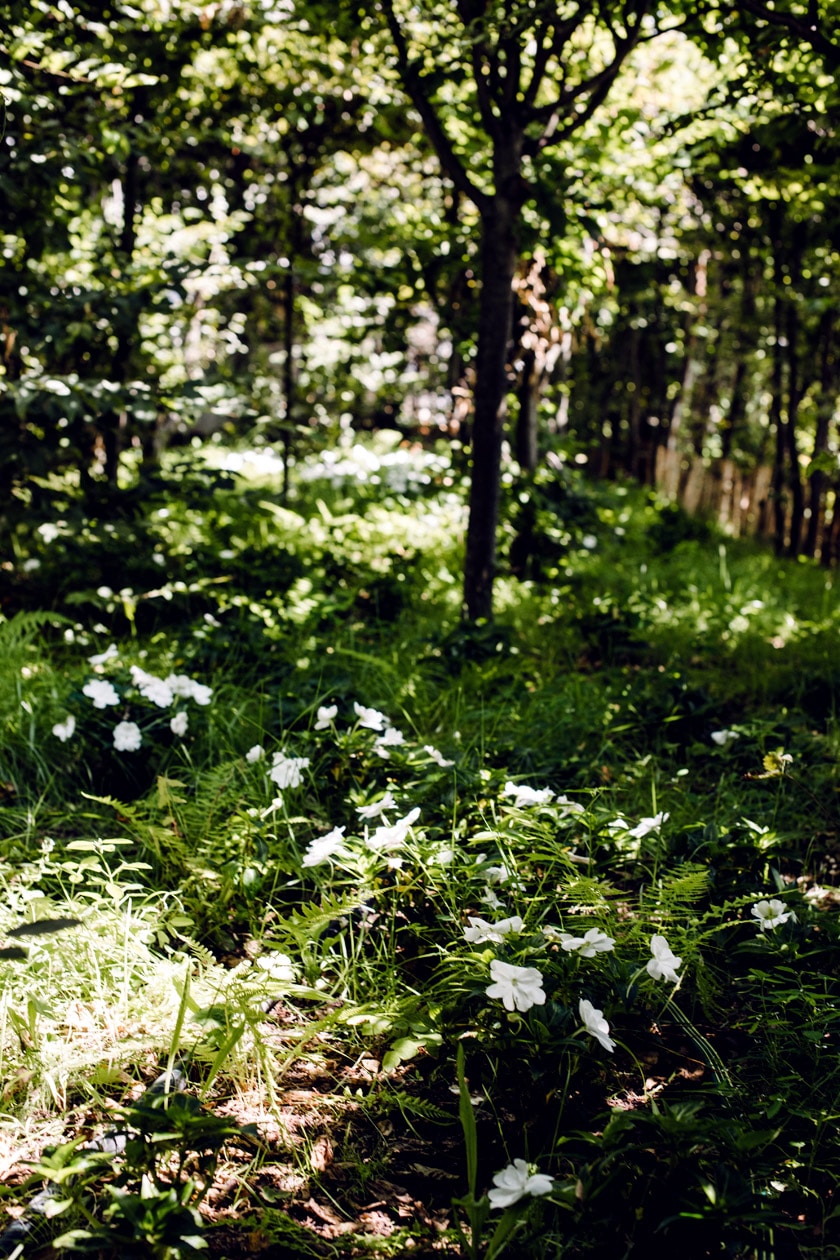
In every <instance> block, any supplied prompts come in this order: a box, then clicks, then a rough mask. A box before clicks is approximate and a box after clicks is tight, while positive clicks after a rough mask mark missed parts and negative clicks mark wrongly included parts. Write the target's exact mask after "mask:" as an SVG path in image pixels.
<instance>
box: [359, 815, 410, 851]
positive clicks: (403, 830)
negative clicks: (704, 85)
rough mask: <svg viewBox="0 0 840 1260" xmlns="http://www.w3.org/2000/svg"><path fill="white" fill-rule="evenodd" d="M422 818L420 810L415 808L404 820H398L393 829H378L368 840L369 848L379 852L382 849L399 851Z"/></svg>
mask: <svg viewBox="0 0 840 1260" xmlns="http://www.w3.org/2000/svg"><path fill="white" fill-rule="evenodd" d="M419 817H420V810H419V809H417V808H415V809H412V810H410V811H409V813H407V814H406V815H405V817H404V818H398V819H397V821H396V822H395V823H394V825H393V827H377V828H376V830H375V831H374V833H373V835H372V836H370V837H369V838H368V841H367V846H368V848H369V849H373V850H374V852H377V851H378V850H380V849H397V848H399V846H400V845H401V844H404V843H405V838H406V836H407V835H408V832H409V829H410V828H411V827H412V826H413V825H414V823H416V822H417V819H418V818H419Z"/></svg>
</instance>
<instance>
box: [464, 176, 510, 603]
mask: <svg viewBox="0 0 840 1260" xmlns="http://www.w3.org/2000/svg"><path fill="white" fill-rule="evenodd" d="M518 214H519V210H518V206H517V204H516V202H515V201H514V200H513V199H512V198H510V197H508V196H505V195H504V194H502V193H497V194H496V196H495V197H493V199H492V202H491V204H490V206H489V207H488V209H487V211H486V212H485V214H484V215H483V216H482V247H481V276H482V279H481V294H480V298H479V316H478V349H477V353H476V375H475V395H474V408H475V409H474V414H473V432H472V477H471V481H470V504H469V513H470V515H469V525H468V527H467V549H466V557H465V562H464V612H465V615H466V617H467V619H468V620H469V621H478V620H481V619H488V620H489V619H490V618H491V617H492V615H493V577H494V572H495V566H496V526H497V524H498V519H499V493H500V481H501V460H502V438H503V436H504V424H505V410H506V398H507V361H508V346H509V343H510V337H511V331H512V323H513V304H514V293H513V280H514V276H515V274H516V264H517V248H516V223H517V219H518Z"/></svg>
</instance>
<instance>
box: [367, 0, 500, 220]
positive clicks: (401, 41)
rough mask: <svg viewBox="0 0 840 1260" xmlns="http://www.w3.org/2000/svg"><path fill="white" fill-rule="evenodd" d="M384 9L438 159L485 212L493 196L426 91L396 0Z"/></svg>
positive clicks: (408, 85)
mask: <svg viewBox="0 0 840 1260" xmlns="http://www.w3.org/2000/svg"><path fill="white" fill-rule="evenodd" d="M382 9H383V12H384V14H385V19H386V21H387V23H388V29H389V31H390V32H391V38H392V39H393V41H394V47H395V49H396V53H397V65H398V66H399V71H400V76H401V78H402V81H403V83H404V85H405V89H406V91H407V92H408V95H409V97H410V98H411V103H412V104H413V106H414V108H415V109H416V110H417V112H418V114H419V115H420V117H421V119H422V121H423V126H424V127H425V129H426V134H427V136H428V137H429V140H430V141H431V143H432V146H433V148H434V150H435V153H436V154H437V156H438V161H439V162H440V164H441V166H442V168H443V170H444V172H445V173H446V175H448V176H449V178H450V179H451V180H452V183H453V184H454V185H455V187H456V188H457V189H458V191H459V192H461V193H463V194H464V196H465V197H469V199H470V201H472V202H473V204H474V205H475V206H477V208H478V209H479V211H482V212H483V211H484V210H486V209H487V207H488V205H489V202H490V198H489V197H488V195H487V193H485V192H483V191H482V190H481V189H480V188H479V187H478V185H477V184H475V183H474V182H473V180H471V179H470V177H469V175H468V174H467V171H466V168H465V166H464V165H463V163H462V162H461V160H460V158H459V157H458V155H457V154H456V152H455V150H454V149H453V147H452V145H451V143H450V141H449V137H448V136H447V134H446V132H445V131H444V128H443V125H442V123H441V121H440V118H439V117H438V114H437V110H436V109H435V107H434V105H433V104H432V101H431V98H430V97H429V95H428V94H427V92H426V88H425V84H424V82H423V75H422V72H421V71H420V69H419V67H418V65H417V63H416V62H414V61H412V60H411V57H410V55H409V48H408V42H407V40H406V38H405V34H404V32H403V29H402V26H401V25H400V20H399V18H398V17H397V15H396V13H395V12H394V3H393V0H382Z"/></svg>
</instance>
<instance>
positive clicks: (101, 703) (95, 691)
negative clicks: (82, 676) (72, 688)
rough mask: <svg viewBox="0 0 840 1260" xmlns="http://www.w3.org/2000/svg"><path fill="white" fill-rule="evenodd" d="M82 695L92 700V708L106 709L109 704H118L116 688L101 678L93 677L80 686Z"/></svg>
mask: <svg viewBox="0 0 840 1260" xmlns="http://www.w3.org/2000/svg"><path fill="white" fill-rule="evenodd" d="M82 695H83V696H87V697H88V699H90V700H92V701H93V707H94V709H107V707H108V705H109V704H119V702H120V698H119V696H118V695H117V692H116V689H115V688H114V687H113V686H112V685H111V683H109V682H105V680H104V679H102V678H94V679H92V680H91V681H90V682H89V683H85V685H84V687H82Z"/></svg>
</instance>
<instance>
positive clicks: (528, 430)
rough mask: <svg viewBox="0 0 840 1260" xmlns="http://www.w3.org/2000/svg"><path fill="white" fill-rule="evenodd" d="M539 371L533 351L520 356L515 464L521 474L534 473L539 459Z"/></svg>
mask: <svg viewBox="0 0 840 1260" xmlns="http://www.w3.org/2000/svg"><path fill="white" fill-rule="evenodd" d="M540 375H541V374H540V370H539V367H538V366H537V353H536V351H535V350H526V351H525V352H524V354H523V355H522V374H521V379H520V382H519V393H518V398H517V405H518V412H517V417H516V462H517V463H518V464H519V467H520V468H521V469H522V471H523V472H526V473H532V472H534V471H536V467H537V460H538V458H539V447H538V423H537V422H538V417H539V401H540Z"/></svg>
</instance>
